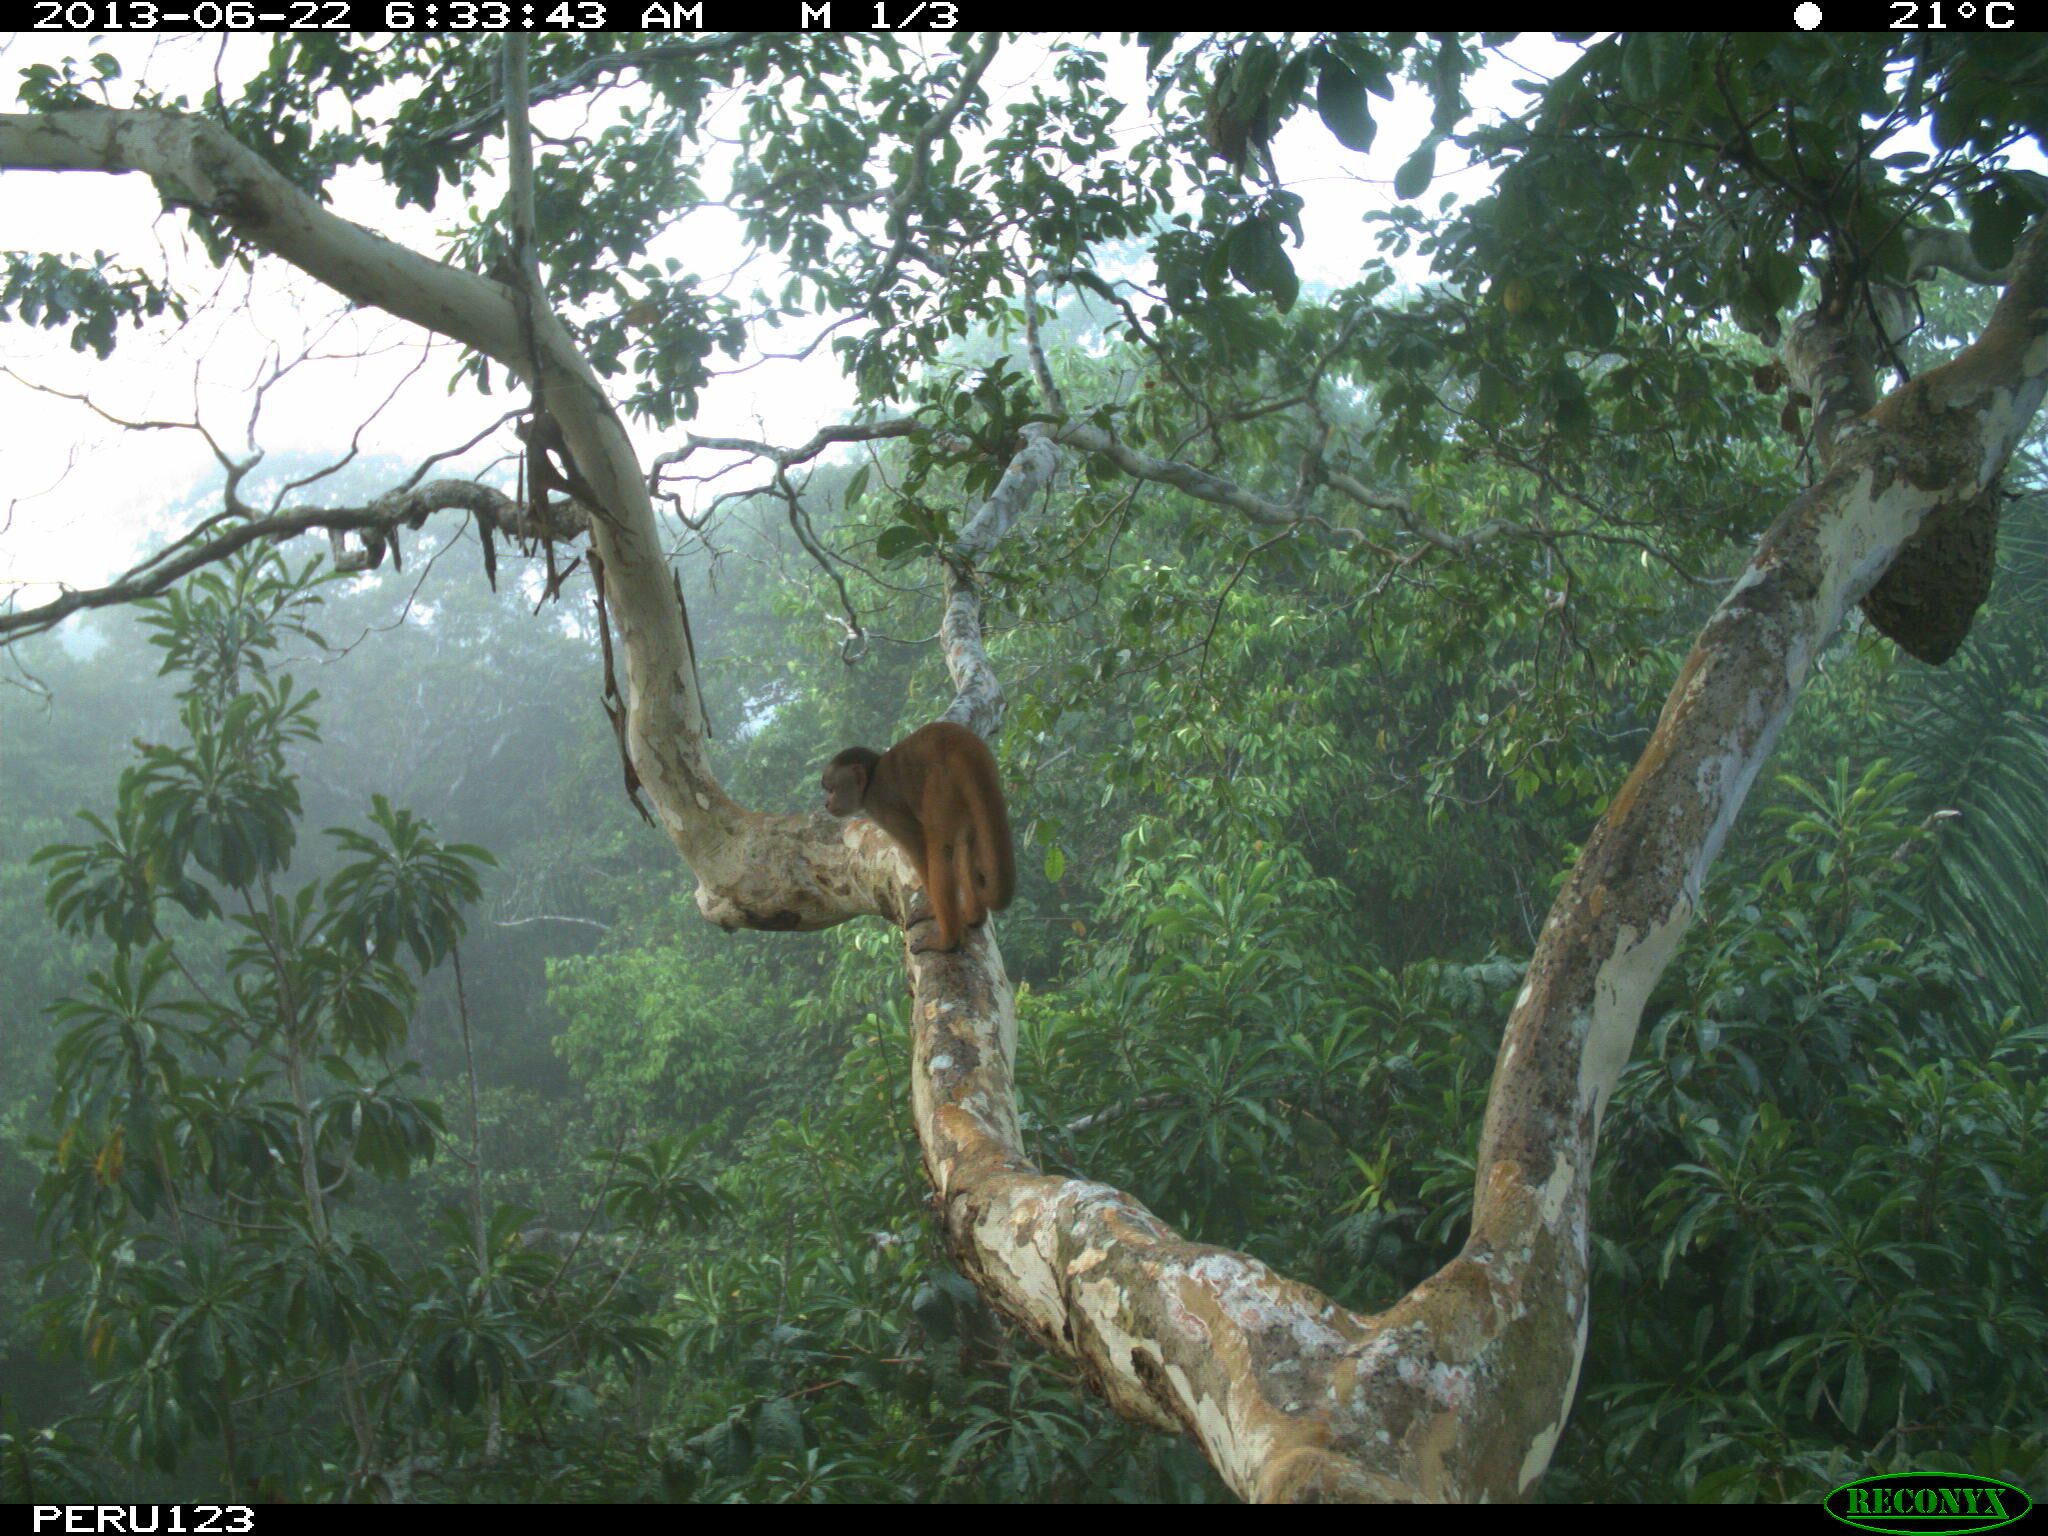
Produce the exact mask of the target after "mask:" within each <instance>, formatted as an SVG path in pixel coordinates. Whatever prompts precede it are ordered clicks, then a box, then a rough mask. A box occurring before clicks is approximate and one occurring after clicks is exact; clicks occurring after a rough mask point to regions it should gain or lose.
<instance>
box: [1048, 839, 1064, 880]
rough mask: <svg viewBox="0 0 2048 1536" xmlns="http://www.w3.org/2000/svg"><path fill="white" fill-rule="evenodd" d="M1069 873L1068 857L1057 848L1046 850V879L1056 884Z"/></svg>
mask: <svg viewBox="0 0 2048 1536" xmlns="http://www.w3.org/2000/svg"><path fill="white" fill-rule="evenodd" d="M1066 872H1067V856H1066V855H1065V854H1064V853H1062V852H1060V850H1059V849H1058V848H1057V847H1053V848H1048V849H1046V850H1045V878H1046V879H1048V880H1051V881H1053V882H1055V883H1057V882H1058V880H1059V878H1060V876H1061V875H1064V874H1065V873H1066Z"/></svg>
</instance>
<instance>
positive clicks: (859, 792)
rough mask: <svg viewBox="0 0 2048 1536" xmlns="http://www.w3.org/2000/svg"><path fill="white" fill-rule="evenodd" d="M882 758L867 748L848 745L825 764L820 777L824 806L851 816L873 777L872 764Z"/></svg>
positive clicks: (879, 754) (834, 811)
mask: <svg viewBox="0 0 2048 1536" xmlns="http://www.w3.org/2000/svg"><path fill="white" fill-rule="evenodd" d="M881 760H882V755H881V753H879V752H875V751H871V750H870V749H868V748H867V747H848V748H847V749H846V750H845V751H844V752H842V753H840V754H839V755H838V756H837V757H835V758H833V759H832V761H831V762H829V763H827V764H826V765H825V772H824V776H823V777H822V778H821V779H820V780H819V782H820V783H821V784H823V785H824V786H825V809H826V810H827V811H829V812H830V813H831V814H832V815H834V816H851V815H852V814H853V813H854V812H855V811H857V810H859V809H860V807H861V802H862V801H863V800H865V799H866V798H867V793H868V784H869V783H870V782H871V781H872V780H873V779H874V776H875V764H877V763H879V762H880V761H881Z"/></svg>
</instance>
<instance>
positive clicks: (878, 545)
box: [875, 523, 925, 560]
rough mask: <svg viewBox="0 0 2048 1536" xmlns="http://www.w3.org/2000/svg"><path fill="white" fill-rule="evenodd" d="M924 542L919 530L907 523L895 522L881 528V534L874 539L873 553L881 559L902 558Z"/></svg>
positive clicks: (906, 556)
mask: <svg viewBox="0 0 2048 1536" xmlns="http://www.w3.org/2000/svg"><path fill="white" fill-rule="evenodd" d="M924 542H925V536H924V534H923V533H922V532H921V531H919V530H918V529H916V528H913V527H911V526H910V525H909V524H908V523H897V524H895V525H893V526H891V527H888V528H884V529H883V530H882V536H881V537H880V538H879V539H877V540H875V554H876V555H877V556H878V557H880V558H881V559H883V560H904V559H908V558H909V557H910V555H911V554H912V553H914V552H915V551H916V550H917V549H918V547H919V546H920V545H922V544H923V543H924Z"/></svg>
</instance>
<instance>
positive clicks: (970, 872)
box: [820, 720, 1017, 953]
mask: <svg viewBox="0 0 2048 1536" xmlns="http://www.w3.org/2000/svg"><path fill="white" fill-rule="evenodd" d="M820 782H821V783H822V784H823V786H824V790H825V809H826V810H827V811H828V812H830V813H831V814H832V815H834V816H851V815H852V814H853V813H854V812H855V811H866V812H867V813H868V815H870V816H872V817H873V818H874V819H875V821H876V822H877V823H878V824H879V825H880V826H881V828H882V830H883V831H884V832H886V833H888V834H889V836H890V837H891V838H893V839H894V840H895V842H896V845H897V846H898V847H900V848H901V849H902V850H903V851H904V852H905V853H907V854H909V855H910V862H911V863H912V864H913V865H915V866H916V867H917V872H918V874H919V875H920V876H922V877H923V879H924V888H925V894H926V895H927V896H929V897H930V899H931V904H932V916H933V918H935V919H936V920H937V922H938V927H939V935H938V941H937V942H936V943H922V944H920V943H912V945H911V946H910V947H911V950H912V951H913V952H914V953H923V952H924V951H927V950H934V949H938V950H951V949H958V948H959V947H960V940H961V932H962V929H963V928H973V927H978V926H979V925H980V924H981V923H982V922H983V920H984V919H986V918H987V917H988V915H989V913H990V912H991V911H995V910H998V909H1000V908H1003V907H1007V906H1008V905H1009V904H1010V898H1011V897H1012V896H1013V895H1015V894H1016V890H1017V854H1016V850H1015V849H1014V848H1013V847H1012V846H1011V844H1010V813H1009V809H1008V807H1006V806H1005V805H1004V804H1003V786H1002V782H1001V780H1000V778H999V777H998V776H997V773H996V759H995V754H994V753H992V752H991V751H989V749H988V746H987V744H986V743H985V742H983V741H982V739H981V738H980V737H979V736H977V735H975V734H974V732H972V731H970V730H968V729H967V727H965V726H964V725H954V724H953V723H952V722H951V721H948V720H939V721H935V722H933V723H932V724H930V725H926V726H921V727H919V728H918V729H917V730H914V731H912V732H911V733H910V734H909V735H908V736H906V737H904V738H903V739H902V740H901V741H899V742H897V743H896V745H895V746H893V747H891V748H890V749H889V750H888V751H886V752H881V753H877V752H874V751H872V750H871V749H869V748H867V747H849V748H847V749H846V750H845V751H844V752H841V753H840V754H839V755H838V756H837V757H835V758H833V759H832V761H831V762H830V763H829V764H828V765H827V766H826V768H825V772H824V775H823V776H822V779H821V781H820Z"/></svg>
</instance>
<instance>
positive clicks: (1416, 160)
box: [1394, 138, 1436, 200]
mask: <svg viewBox="0 0 2048 1536" xmlns="http://www.w3.org/2000/svg"><path fill="white" fill-rule="evenodd" d="M1435 175H1436V140H1435V139H1434V138H1428V139H1424V140H1423V141H1422V147H1421V148H1420V149H1418V150H1416V151H1415V153H1414V154H1412V155H1410V156H1409V157H1408V159H1407V162H1406V163H1405V164H1404V165H1402V167H1401V169H1400V170H1398V171H1396V172H1394V195H1395V196H1396V197H1399V198H1402V199H1403V200H1406V199H1408V198H1412V197H1420V196H1421V195H1422V193H1423V191H1424V189H1426V188H1427V187H1428V186H1429V183H1430V180H1431V179H1432V178H1433V177H1434V176H1435Z"/></svg>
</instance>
